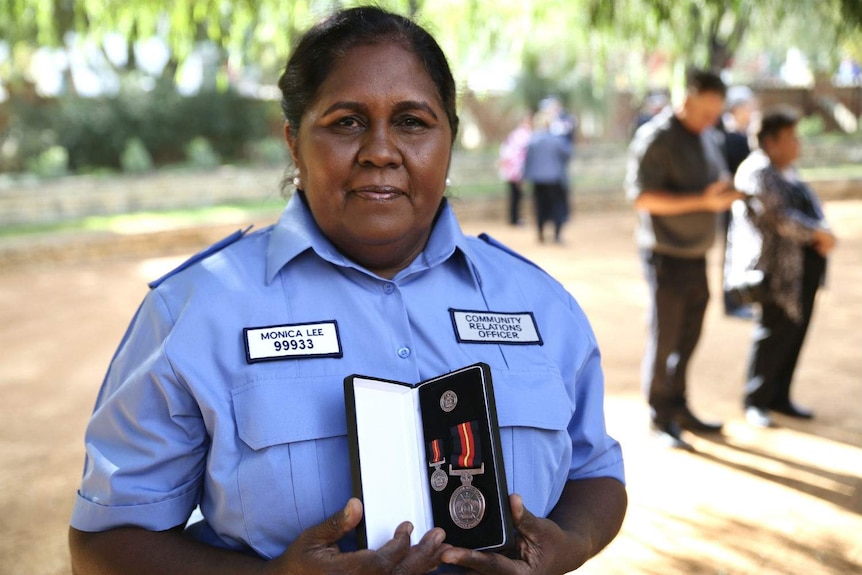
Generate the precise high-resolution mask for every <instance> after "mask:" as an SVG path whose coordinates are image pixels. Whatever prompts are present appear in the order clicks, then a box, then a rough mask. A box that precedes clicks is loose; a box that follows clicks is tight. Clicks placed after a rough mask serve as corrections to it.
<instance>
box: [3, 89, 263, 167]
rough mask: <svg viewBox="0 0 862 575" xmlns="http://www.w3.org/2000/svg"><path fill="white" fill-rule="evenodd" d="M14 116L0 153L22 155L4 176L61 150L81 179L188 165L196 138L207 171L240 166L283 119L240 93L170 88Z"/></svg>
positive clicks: (16, 111) (70, 101)
mask: <svg viewBox="0 0 862 575" xmlns="http://www.w3.org/2000/svg"><path fill="white" fill-rule="evenodd" d="M11 110H12V112H13V114H11V115H10V118H11V119H10V120H9V122H8V124H7V125H6V127H5V129H2V128H0V148H2V149H3V150H13V151H14V154H12V155H10V157H4V158H2V159H0V168H2V169H3V170H4V171H20V170H21V169H23V168H25V167H26V165H25V164H26V162H27V159H33V158H38V157H39V155H40V154H41V153H42V152H43V151H45V150H47V149H49V148H50V147H51V146H54V145H59V146H61V147H62V148H64V149H65V150H67V151H68V167H69V169H70V170H72V171H74V172H81V171H87V172H92V171H93V170H97V169H102V168H109V169H114V170H116V169H124V170H129V169H131V170H144V169H148V166H151V165H153V164H155V165H165V164H171V163H178V162H182V161H183V160H185V158H186V152H187V147H188V146H189V144H190V143H191V142H192V141H193V140H195V139H196V138H204V139H206V140H207V142H208V143H207V144H206V145H207V146H208V147H209V150H210V152H211V154H210V159H209V160H207V162H210V163H208V164H207V165H211V161H212V158H222V159H224V160H225V161H229V162H238V161H243V160H245V159H246V157H247V154H248V151H249V149H250V143H251V142H257V141H259V140H261V139H263V138H264V137H266V136H267V135H269V134H270V132H271V131H272V123H273V122H276V121H277V120H275V119H274V118H277V117H278V112H277V110H278V104H276V103H274V102H265V101H258V100H250V99H247V98H243V97H240V96H239V95H237V94H236V93H234V92H205V93H201V94H198V95H196V96H190V97H184V96H181V95H179V94H177V92H176V91H175V90H173V89H172V88H171V87H170V86H159V87H157V88H156V89H154V90H153V91H151V92H143V91H138V90H127V91H123V92H121V93H120V94H119V95H118V96H116V97H110V98H107V97H105V98H80V97H65V98H61V99H59V100H56V101H51V100H40V101H38V102H36V103H35V104H26V103H24V102H16V103H15V104H14V105H12V106H11ZM0 127H2V122H0ZM196 146H197V147H198V148H200V144H196ZM145 154H146V157H145ZM13 156H14V157H13ZM196 157H197V156H196ZM202 157H203V156H200V158H202ZM33 165H36V164H33Z"/></svg>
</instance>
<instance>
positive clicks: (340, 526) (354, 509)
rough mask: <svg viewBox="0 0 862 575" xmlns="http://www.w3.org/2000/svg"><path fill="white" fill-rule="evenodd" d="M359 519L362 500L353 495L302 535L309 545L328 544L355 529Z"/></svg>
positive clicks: (360, 517)
mask: <svg viewBox="0 0 862 575" xmlns="http://www.w3.org/2000/svg"><path fill="white" fill-rule="evenodd" d="M361 519H362V502H361V501H359V499H356V498H355V497H353V498H351V499H350V500H349V501H348V502H347V505H345V506H344V509H342V510H341V511H339V512H337V513H333V514H332V515H330V516H329V517H327V518H326V520H325V521H324V522H323V523H320V524H318V525H315V526H314V527H309V528H308V529H306V530H305V532H304V533H303V536H304V537H305V538H306V539H307V540H308V543H309V544H311V545H316V546H321V547H323V546H326V545H330V544H332V543H335V542H337V541H338V540H339V539H341V538H342V537H344V536H345V535H347V534H348V533H349V532H350V531H352V530H353V529H355V528H356V526H357V525H359V521H360V520H361ZM408 538H409V535H408Z"/></svg>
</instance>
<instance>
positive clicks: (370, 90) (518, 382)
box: [70, 7, 626, 575]
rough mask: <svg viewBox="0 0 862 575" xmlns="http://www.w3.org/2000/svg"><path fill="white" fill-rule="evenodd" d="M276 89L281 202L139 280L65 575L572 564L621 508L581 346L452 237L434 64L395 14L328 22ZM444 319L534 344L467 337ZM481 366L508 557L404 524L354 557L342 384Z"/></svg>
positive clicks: (448, 133)
mask: <svg viewBox="0 0 862 575" xmlns="http://www.w3.org/2000/svg"><path fill="white" fill-rule="evenodd" d="M279 86H280V88H281V90H282V93H283V100H282V106H283V109H284V112H285V116H286V119H287V121H286V124H285V137H286V140H287V143H288V145H289V148H290V152H291V155H292V158H293V162H294V165H295V167H296V176H295V178H294V183H295V186H296V193H295V194H294V195H293V196H292V197H291V199H290V200H289V202H288V204H287V206H286V208H285V210H284V213H283V215H282V216H281V218H280V220H279V221H278V223H277V224H275V225H273V226H271V227H269V228H266V229H263V230H261V231H258V232H255V233H250V234H242V233H237V234H236V235H235V236H234V237H232V238H229V239H228V240H226V241H224V242H222V243H221V244H219V245H217V246H214V247H213V248H212V249H210V250H207V251H206V252H205V253H202V254H200V255H199V256H197V257H195V258H192V260H190V261H189V262H187V263H186V264H184V265H183V266H180V268H179V269H178V270H175V271H174V272H172V273H171V274H168V276H166V277H164V278H162V279H160V280H157V281H156V282H153V284H152V290H151V291H150V292H149V293H148V295H147V296H146V298H145V299H144V301H143V303H142V305H141V307H140V309H139V311H138V312H137V314H136V316H135V318H134V319H133V320H132V323H131V325H130V327H129V329H128V331H127V333H126V334H125V336H124V337H123V339H122V341H121V343H120V346H119V349H118V350H117V352H116V355H115V357H114V358H113V360H112V362H111V365H110V367H109V370H108V373H107V376H106V378H105V381H104V383H103V386H102V389H101V391H100V393H99V396H98V399H97V403H96V407H95V410H94V412H93V415H92V419H91V421H90V424H89V426H88V429H87V432H86V440H85V443H86V461H85V466H84V472H83V479H82V482H81V486H80V489H79V492H78V495H77V499H76V504H75V508H74V511H73V516H72V519H71V530H70V547H71V555H72V565H73V570H74V572H75V573H76V574H77V575H87V574H90V573H100V574H103V573H122V574H124V575H128V574H134V573H148V574H151V573H160V574H171V573H182V574H184V575H191V574H195V573H206V574H207V575H215V574H220V573H231V574H241V573H256V574H259V573H267V574H277V573H390V572H398V573H403V574H407V573H424V572H427V571H430V570H433V569H436V568H438V567H440V566H441V565H442V566H446V565H453V566H456V567H452V569H469V570H472V571H474V572H478V573H498V574H499V573H503V574H505V573H565V572H567V571H571V570H573V569H575V568H577V567H578V566H580V565H581V564H583V563H584V562H585V561H586V560H588V559H589V558H590V557H592V556H593V555H595V554H596V553H598V552H599V551H600V550H601V549H602V548H603V547H604V546H606V545H607V544H608V542H610V541H611V540H612V539H613V537H614V536H615V535H616V533H617V532H618V530H619V528H620V525H621V523H622V520H623V516H624V514H625V509H626V492H625V487H624V484H623V481H624V477H623V460H622V454H621V450H620V446H619V444H618V443H617V442H616V441H615V440H614V439H612V438H611V437H610V436H609V435H608V434H607V431H606V429H605V420H604V414H603V393H604V392H603V376H602V369H601V360H600V354H599V350H598V347H597V344H596V340H595V337H594V335H593V333H592V330H591V328H590V325H589V322H588V321H587V318H586V317H585V316H584V313H583V311H582V310H581V308H580V307H579V306H578V304H577V303H576V302H575V300H574V299H573V298H572V297H571V296H570V295H569V294H568V293H567V292H566V291H565V290H564V288H563V287H562V286H561V285H560V284H559V283H557V282H556V281H555V280H553V279H552V278H551V277H549V276H548V275H547V274H546V273H545V272H543V271H542V270H540V269H538V268H537V267H536V266H534V265H533V264H531V263H529V262H527V261H525V260H524V259H522V258H521V257H519V256H518V255H516V254H513V253H512V252H510V251H509V250H508V249H506V248H505V247H503V246H501V245H500V244H498V243H496V242H495V241H493V240H492V239H490V238H487V237H485V238H475V237H467V236H465V235H464V234H463V233H462V231H461V229H460V228H459V225H458V222H457V221H456V219H455V217H454V215H453V212H452V209H451V207H450V206H449V204H448V202H447V201H446V199H445V197H444V192H445V189H446V177H447V172H448V169H449V162H450V156H451V153H452V144H453V142H454V140H455V137H456V134H457V130H458V116H457V114H456V110H455V99H456V92H455V83H454V80H453V78H452V75H451V72H450V70H449V67H448V64H447V62H446V59H445V56H444V55H443V53H442V51H441V49H440V47H439V46H438V45H437V43H436V42H435V41H434V40H433V38H432V37H431V36H430V35H428V33H427V32H426V31H425V30H423V29H422V28H421V27H419V26H417V25H416V24H414V23H412V22H411V21H409V20H407V19H405V18H402V17H400V16H397V15H394V14H391V13H388V12H385V11H382V10H380V9H377V8H367V7H364V8H355V9H349V10H344V11H340V12H337V13H335V14H334V15H333V16H331V17H329V18H327V19H325V20H324V21H322V22H321V23H319V24H318V25H316V26H314V27H313V28H312V29H311V30H310V31H309V32H307V33H306V34H305V35H304V37H303V38H302V40H301V41H300V43H299V44H298V45H297V46H296V48H295V50H294V51H293V54H292V55H291V57H290V60H289V62H288V64H287V67H286V69H285V72H284V74H283V75H282V77H281V79H280V81H279ZM453 310H462V311H477V312H481V314H482V315H483V316H484V317H486V318H493V317H496V316H499V317H504V316H505V314H517V315H519V317H521V319H522V321H530V322H533V323H534V326H532V327H535V328H536V329H535V330H523V332H518V335H517V337H515V338H514V339H513V338H512V337H511V335H512V334H511V333H508V332H507V333H506V334H504V335H506V336H507V337H502V336H501V335H499V334H498V333H497V332H495V331H493V330H488V331H482V332H477V333H465V332H464V330H467V329H468V328H464V327H463V326H462V327H458V326H457V325H456V324H455V322H453V321H452V314H453V313H455V311H453ZM459 330H461V331H460V332H459ZM271 333H276V334H278V337H276V338H275V339H268V336H267V337H264V336H263V335H262V334H271ZM495 334H496V335H495ZM480 361H481V362H486V363H487V364H489V365H490V367H491V370H492V373H493V381H494V392H495V396H496V401H497V410H498V421H499V425H500V433H501V445H502V450H503V458H504V462H505V469H506V474H507V477H506V478H507V481H508V486H509V488H510V490H511V495H510V502H509V503H510V505H511V508H512V513H513V518H514V524H515V528H516V529H517V531H518V545H517V547H516V549H515V552H514V554H513V555H512V556H511V557H509V556H504V555H502V554H496V553H487V552H481V551H474V550H469V549H462V548H456V547H453V546H451V545H448V544H446V543H445V542H444V537H445V533H444V532H443V531H442V529H440V528H434V529H431V530H430V531H428V532H427V533H416V534H413V533H412V530H413V526H411V525H410V524H409V523H406V522H405V523H402V524H401V525H400V526H398V527H397V528H396V529H395V530H394V532H393V534H392V539H391V541H389V542H388V543H386V544H385V545H384V546H382V547H381V548H379V549H373V550H356V549H355V547H356V544H355V536H354V529H355V528H356V526H357V524H358V523H359V521H360V519H361V517H362V512H363V509H362V504H361V502H360V501H359V500H358V499H355V498H351V478H350V463H349V453H348V441H347V435H346V433H347V432H346V418H345V407H344V398H343V380H344V377H345V376H347V375H350V374H353V373H369V374H374V375H375V376H376V377H380V378H383V379H392V380H397V381H411V382H418V381H421V380H424V379H428V378H430V377H434V376H437V375H439V374H442V373H446V372H448V371H452V370H454V369H458V368H460V367H463V366H465V365H470V364H473V363H476V362H480ZM392 480H393V481H397V480H398V477H397V470H393V476H392ZM196 508H199V510H200V515H201V517H200V518H199V519H197V520H192V521H190V517H191V516H192V513H193V511H194V510H195V509H196ZM444 568H449V567H444Z"/></svg>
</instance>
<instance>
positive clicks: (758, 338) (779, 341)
mask: <svg viewBox="0 0 862 575" xmlns="http://www.w3.org/2000/svg"><path fill="white" fill-rule="evenodd" d="M802 269H803V272H802V273H803V276H802V318H801V321H800V322H799V323H797V322H795V321H793V320H792V319H790V318H789V317H788V316H787V314H786V313H785V312H784V309H782V308H781V307H779V306H777V305H775V303H773V302H770V301H767V302H764V303H763V306H762V313H761V317H760V320H759V321H758V322H757V325H756V326H755V327H754V335H753V337H752V342H751V352H750V354H749V358H748V374H747V381H746V384H745V401H744V403H745V405H746V406H752V405H753V406H757V407H763V408H766V409H768V408H770V407H779V406H781V405H785V404H787V403H788V402H789V401H790V382H791V380H792V379H793V372H794V371H795V370H796V362H797V361H798V360H799V352H800V351H802V344H803V343H804V342H805V334H806V333H807V332H808V324H809V323H810V322H811V315H812V313H813V312H814V298H815V296H816V295H817V290H818V288H819V287H820V283H821V281H822V279H823V273H824V272H825V271H826V259H825V258H823V257H822V256H821V255H820V254H818V253H817V252H816V251H814V250H813V249H811V248H806V250H805V260H804V264H803V268H802Z"/></svg>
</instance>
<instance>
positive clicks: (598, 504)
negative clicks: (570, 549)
mask: <svg viewBox="0 0 862 575" xmlns="http://www.w3.org/2000/svg"><path fill="white" fill-rule="evenodd" d="M627 505H628V496H627V495H626V488H625V486H623V484H622V483H620V482H619V481H617V480H616V479H612V478H610V477H597V478H595V479H583V480H579V481H569V482H568V483H566V486H565V487H564V488H563V494H562V495H561V496H560V500H559V501H558V502H557V505H556V506H555V507H554V509H553V510H552V511H551V513H550V515H549V516H548V518H549V519H551V520H552V521H554V522H555V523H556V524H557V525H559V526H560V527H561V528H562V529H563V530H564V531H568V532H573V533H576V534H578V537H579V538H580V539H581V540H583V541H587V542H588V550H587V551H588V558H589V557H592V556H594V555H596V554H597V553H598V552H599V551H601V550H602V549H604V548H605V547H606V546H607V544H608V543H610V542H611V541H612V540H613V538H614V537H616V535H617V533H619V530H620V527H621V526H622V523H623V518H624V517H625V515H626V507H627Z"/></svg>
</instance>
